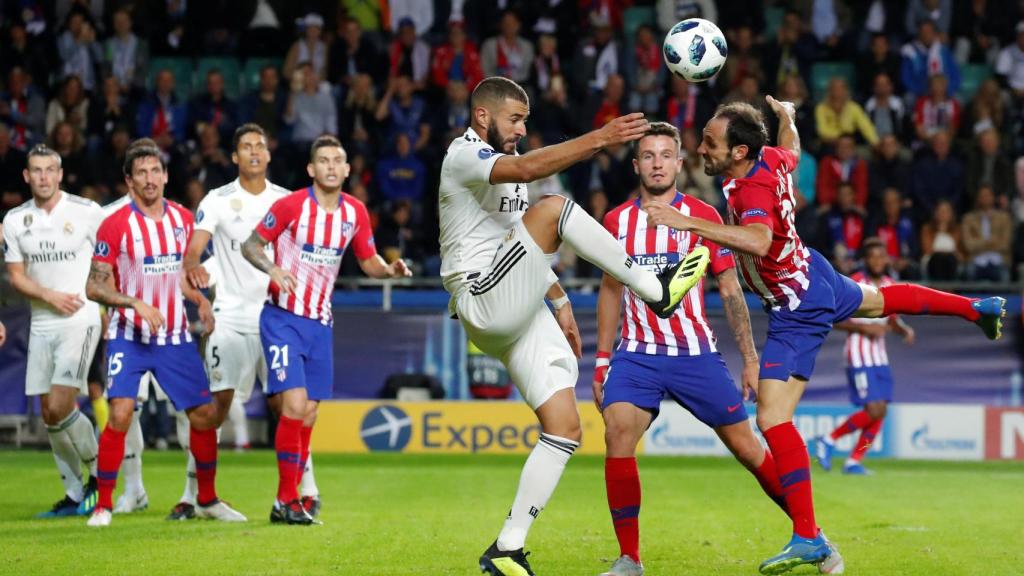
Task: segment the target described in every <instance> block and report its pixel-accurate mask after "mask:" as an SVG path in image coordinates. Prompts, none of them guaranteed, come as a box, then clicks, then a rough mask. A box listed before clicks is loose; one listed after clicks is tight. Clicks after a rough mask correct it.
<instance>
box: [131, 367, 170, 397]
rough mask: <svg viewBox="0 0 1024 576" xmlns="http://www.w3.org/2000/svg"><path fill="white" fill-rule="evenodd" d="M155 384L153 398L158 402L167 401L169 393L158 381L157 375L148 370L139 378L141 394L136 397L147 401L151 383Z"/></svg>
mask: <svg viewBox="0 0 1024 576" xmlns="http://www.w3.org/2000/svg"><path fill="white" fill-rule="evenodd" d="M150 384H152V385H153V399H154V400H156V401H157V402H166V401H167V400H168V398H167V393H166V392H164V389H163V388H161V387H160V383H159V382H157V381H156V377H155V376H153V373H152V372H146V373H145V374H143V375H142V378H139V395H138V396H137V397H136V399H137V400H138V401H139V402H146V401H148V400H149V385H150Z"/></svg>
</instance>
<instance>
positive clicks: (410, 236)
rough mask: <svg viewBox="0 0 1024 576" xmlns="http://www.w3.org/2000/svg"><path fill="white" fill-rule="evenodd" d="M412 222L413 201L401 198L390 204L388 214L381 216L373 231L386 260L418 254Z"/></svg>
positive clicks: (411, 256) (413, 256)
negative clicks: (378, 224)
mask: <svg viewBox="0 0 1024 576" xmlns="http://www.w3.org/2000/svg"><path fill="white" fill-rule="evenodd" d="M417 228H418V226H417V225H416V223H414V222H413V203H412V202H411V201H409V200H408V199H402V200H398V201H396V202H394V203H393V204H391V210H390V211H389V213H388V215H387V216H386V217H384V218H382V221H381V223H380V226H379V227H378V228H377V229H376V230H375V231H374V236H375V237H376V240H377V246H379V247H380V252H381V255H382V256H383V257H384V259H385V260H387V261H388V262H394V261H395V260H398V259H399V258H415V257H416V256H418V254H415V252H417V250H416V246H417V242H416V229H417Z"/></svg>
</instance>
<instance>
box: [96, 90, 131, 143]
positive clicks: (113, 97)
mask: <svg viewBox="0 0 1024 576" xmlns="http://www.w3.org/2000/svg"><path fill="white" fill-rule="evenodd" d="M134 121H135V110H134V107H133V106H132V103H131V100H130V99H129V97H128V96H127V95H125V94H124V93H122V92H121V85H120V84H119V83H118V81H117V77H115V76H107V77H106V78H104V79H103V86H102V91H101V93H100V95H99V97H98V98H96V99H95V101H93V102H91V103H90V105H89V121H88V126H87V130H86V132H87V133H88V135H89V138H90V139H92V142H91V143H90V148H92V149H95V148H96V147H97V144H98V143H100V142H105V141H106V140H107V138H108V137H109V136H110V135H111V133H112V132H113V131H114V128H115V127H117V126H128V125H131V123H132V122H134Z"/></svg>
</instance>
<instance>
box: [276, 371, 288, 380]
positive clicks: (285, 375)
mask: <svg viewBox="0 0 1024 576" xmlns="http://www.w3.org/2000/svg"><path fill="white" fill-rule="evenodd" d="M286 380H288V373H287V372H285V370H284V368H278V369H277V381H278V382H284V381H286Z"/></svg>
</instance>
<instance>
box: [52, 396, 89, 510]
mask: <svg viewBox="0 0 1024 576" xmlns="http://www.w3.org/2000/svg"><path fill="white" fill-rule="evenodd" d="M80 415H81V413H80V412H79V411H78V409H77V408H76V409H75V410H74V411H73V412H71V414H69V415H68V416H67V417H66V418H64V419H63V420H61V421H60V422H59V423H58V424H57V425H56V426H47V427H46V433H47V434H48V435H49V436H50V449H51V450H53V459H54V461H56V463H57V471H58V472H60V480H61V483H63V484H64V493H65V494H67V495H68V497H69V498H71V499H72V500H74V501H75V502H81V501H82V497H83V492H84V489H83V486H82V460H81V458H79V456H78V450H76V449H75V445H74V443H73V442H72V441H71V436H70V435H69V434H68V433H67V428H68V427H69V426H70V425H71V423H72V422H74V420H77V419H78V417H79V416H80Z"/></svg>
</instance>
